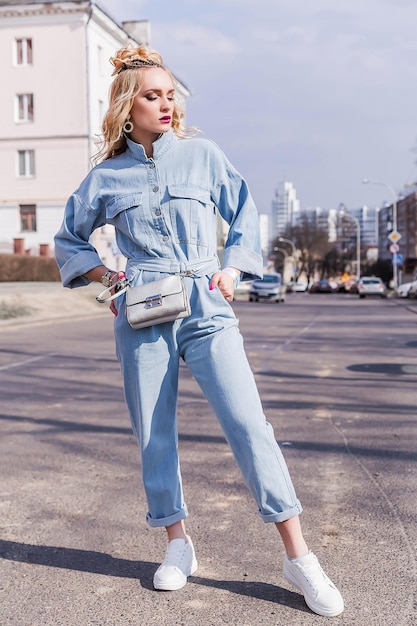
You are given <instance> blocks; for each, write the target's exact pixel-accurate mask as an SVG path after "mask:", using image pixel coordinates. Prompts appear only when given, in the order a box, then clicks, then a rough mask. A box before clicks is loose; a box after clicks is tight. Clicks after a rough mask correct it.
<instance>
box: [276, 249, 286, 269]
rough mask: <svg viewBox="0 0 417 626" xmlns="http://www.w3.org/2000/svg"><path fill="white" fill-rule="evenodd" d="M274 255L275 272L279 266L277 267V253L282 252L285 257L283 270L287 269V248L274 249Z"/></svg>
mask: <svg viewBox="0 0 417 626" xmlns="http://www.w3.org/2000/svg"><path fill="white" fill-rule="evenodd" d="M273 252H274V255H273V259H274V269H275V271H276V270H277V266H276V258H277V252H281V254H282V255H283V257H284V263H283V269H284V268H285V262H286V260H287V259H288V257H289V254H288V252H287V251H286V250H285V248H278V247H277V246H275V247H274V250H273Z"/></svg>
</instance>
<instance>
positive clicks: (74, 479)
mask: <svg viewBox="0 0 417 626" xmlns="http://www.w3.org/2000/svg"><path fill="white" fill-rule="evenodd" d="M234 307H235V310H236V312H237V315H238V317H239V318H240V321H241V330H242V333H243V335H244V337H245V343H246V349H247V352H248V356H249V359H250V362H251V364H252V367H253V370H254V372H255V376H256V379H257V382H258V384H259V389H260V392H261V396H262V398H263V401H264V407H265V413H266V415H267V417H268V419H269V421H270V422H271V423H272V424H273V426H274V428H275V433H276V437H277V439H278V441H279V442H280V444H281V446H282V449H283V452H284V454H285V456H286V458H287V461H288V464H289V467H290V470H291V472H292V475H293V480H294V483H295V485H296V488H297V491H298V495H299V497H300V499H301V502H302V504H303V506H304V513H303V515H302V523H303V527H304V532H305V535H306V537H307V540H308V543H309V544H310V547H311V548H312V549H313V550H314V551H315V552H316V554H317V555H318V556H319V558H320V560H321V562H322V564H323V565H324V566H325V569H326V570H327V572H328V574H329V575H330V576H331V578H333V579H334V580H335V582H336V583H337V584H338V586H339V588H340V589H341V591H342V593H343V595H344V598H345V603H346V610H345V613H344V614H343V615H342V616H340V617H337V618H333V620H332V621H333V623H335V624H343V625H352V626H353V625H354V626H373V625H375V626H382V625H387V626H394V625H395V626H416V624H417V607H416V573H417V567H416V553H415V552H416V545H417V526H416V512H417V500H416V489H415V485H416V461H417V454H416V404H417V392H416V389H417V360H416V348H417V315H416V314H415V312H413V310H412V309H410V308H407V305H406V302H400V301H394V300H390V299H388V300H368V299H367V300H365V301H362V300H359V299H357V298H355V297H352V296H345V295H343V294H332V295H330V296H329V295H319V294H317V295H312V294H291V295H288V296H287V302H286V303H285V304H269V303H258V304H256V303H249V302H243V301H238V302H235V303H234ZM0 342H1V349H0V386H1V408H0V418H1V430H2V437H1V440H0V481H1V482H0V493H1V499H0V513H1V516H0V527H1V533H0V624H1V625H2V626H60V625H64V626H93V625H100V626H128V625H133V624H135V625H139V624H140V625H143V626H175V625H181V626H220V625H223V624H224V625H228V626H229V625H239V626H257V625H262V626H272V625H274V626H275V625H286V626H292V625H297V626H304V625H307V624H309V625H312V626H314V625H318V624H324V623H328V620H327V619H326V618H323V617H319V616H316V615H314V614H312V613H311V612H310V611H309V609H308V608H307V607H306V605H305V604H304V601H303V598H302V597H301V596H300V594H299V593H297V592H296V591H295V590H294V589H292V588H291V587H290V586H289V585H288V584H287V583H286V581H285V580H284V579H283V577H282V574H281V567H282V556H283V550H282V546H281V544H280V542H279V541H278V537H277V534H276V531H275V529H274V527H273V526H272V525H264V524H263V523H262V521H261V520H260V518H259V517H258V516H257V514H256V507H255V506H254V504H253V502H252V500H251V498H250V496H249V495H248V493H247V491H246V488H245V487H244V486H243V484H242V480H241V478H240V475H239V473H238V471H237V469H236V467H235V464H234V460H233V457H232V455H231V453H230V450H229V448H228V446H227V445H226V443H225V441H224V438H223V436H222V433H221V431H220V430H219V427H218V425H217V423H216V421H215V418H214V417H213V415H212V413H211V410H210V408H209V406H208V404H207V402H206V401H205V399H204V397H202V395H201V393H200V391H199V389H198V387H197V386H196V384H195V382H194V381H193V380H192V378H191V377H190V375H189V373H188V371H187V369H186V367H185V366H184V367H182V371H181V393H180V399H179V406H178V414H179V432H180V454H181V459H182V472H183V479H184V487H185V493H186V499H187V503H188V506H189V510H190V519H189V525H188V528H189V531H190V534H191V535H192V537H193V541H194V544H195V546H196V551H197V557H198V560H199V569H198V571H197V573H196V575H195V576H193V577H192V578H191V579H190V582H189V584H187V586H186V587H185V588H184V589H182V590H181V591H179V592H175V593H164V592H155V591H154V590H153V588H152V576H153V572H154V570H155V569H156V567H157V565H158V563H159V562H160V559H161V557H162V556H163V553H164V549H165V537H164V531H163V530H155V529H154V530H152V529H150V528H148V527H147V525H146V523H145V513H146V504H145V501H144V496H143V491H142V487H141V482H140V471H139V460H138V453H137V449H136V444H135V441H134V439H133V436H132V434H131V431H130V427H129V423H128V417H127V413H126V410H125V407H124V403H123V394H122V387H121V378H120V374H119V368H118V363H117V361H116V359H115V357H114V348H113V337H112V320H111V318H110V316H107V315H102V314H98V315H92V316H91V317H84V318H82V319H77V318H74V319H72V316H71V314H70V313H68V316H67V319H59V318H56V319H52V320H47V319H46V320H44V321H42V320H38V321H37V322H36V323H34V324H30V323H29V324H23V325H20V324H19V323H17V324H12V325H8V326H5V327H3V328H1V327H0Z"/></svg>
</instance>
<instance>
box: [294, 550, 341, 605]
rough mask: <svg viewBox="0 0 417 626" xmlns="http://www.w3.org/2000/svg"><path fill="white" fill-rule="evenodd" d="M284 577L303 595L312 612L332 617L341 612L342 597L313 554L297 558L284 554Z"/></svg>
mask: <svg viewBox="0 0 417 626" xmlns="http://www.w3.org/2000/svg"><path fill="white" fill-rule="evenodd" d="M283 573H284V577H285V578H286V580H287V581H288V582H289V583H291V585H293V586H294V587H296V588H297V589H298V590H299V591H301V593H302V594H303V595H304V599H305V601H306V604H307V606H308V607H310V609H311V610H312V611H314V613H317V614H318V615H324V616H325V617H334V616H336V615H339V614H340V613H342V612H343V609H344V604H343V598H342V596H341V594H340V592H339V591H338V589H337V588H336V585H335V584H334V583H332V581H331V580H330V578H329V577H328V576H326V574H325V573H324V572H323V570H322V569H321V567H320V563H319V562H318V559H317V557H316V555H315V554H313V553H312V552H309V553H308V554H306V555H305V556H301V557H299V558H297V559H289V558H288V556H285V561H284V570H283Z"/></svg>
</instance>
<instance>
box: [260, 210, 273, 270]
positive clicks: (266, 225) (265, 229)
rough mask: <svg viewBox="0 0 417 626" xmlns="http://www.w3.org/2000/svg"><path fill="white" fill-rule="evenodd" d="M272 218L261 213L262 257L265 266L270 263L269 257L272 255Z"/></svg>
mask: <svg viewBox="0 0 417 626" xmlns="http://www.w3.org/2000/svg"><path fill="white" fill-rule="evenodd" d="M270 218H271V216H270V215H268V214H267V213H260V215H259V232H260V239H261V251H262V257H263V260H264V265H266V263H267V261H268V256H269V253H270V247H271V237H270V234H269V233H270Z"/></svg>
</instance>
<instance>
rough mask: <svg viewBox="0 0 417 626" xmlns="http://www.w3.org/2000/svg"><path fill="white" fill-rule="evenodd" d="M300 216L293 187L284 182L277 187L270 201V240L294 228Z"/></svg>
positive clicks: (298, 204) (298, 202)
mask: <svg viewBox="0 0 417 626" xmlns="http://www.w3.org/2000/svg"><path fill="white" fill-rule="evenodd" d="M299 215H300V201H299V200H298V198H297V191H296V189H295V187H294V185H293V184H292V183H290V182H288V181H284V182H282V183H280V184H279V185H278V188H277V189H276V192H275V198H274V200H273V201H272V228H271V231H272V232H271V235H272V238H274V237H280V236H282V235H285V233H286V231H287V229H288V227H290V226H294V225H295V224H296V222H297V219H298V217H299Z"/></svg>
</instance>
